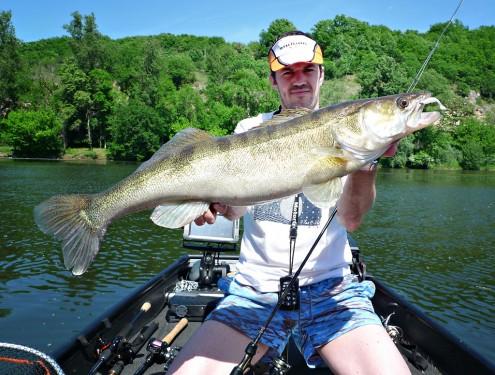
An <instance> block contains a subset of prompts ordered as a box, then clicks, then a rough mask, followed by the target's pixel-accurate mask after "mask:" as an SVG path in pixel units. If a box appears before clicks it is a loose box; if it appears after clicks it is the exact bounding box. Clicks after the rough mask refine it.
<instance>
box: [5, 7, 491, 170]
mask: <svg viewBox="0 0 495 375" xmlns="http://www.w3.org/2000/svg"><path fill="white" fill-rule="evenodd" d="M11 17H12V15H11V13H10V12H1V13H0V119H1V118H2V117H3V120H0V121H1V122H0V142H4V143H8V144H9V145H11V146H12V147H13V148H14V150H15V153H16V154H18V155H20V154H21V153H22V154H26V153H29V154H30V155H33V156H36V155H38V156H41V155H47V154H51V155H55V156H56V155H59V154H60V150H61V149H60V147H65V148H67V147H80V146H89V147H90V148H91V147H92V146H98V147H106V146H108V155H109V156H110V157H112V158H114V159H120V160H145V159H147V158H149V157H150V156H151V155H152V154H153V152H155V151H156V150H157V149H158V148H159V147H160V145H161V144H163V143H164V142H166V141H168V140H169V139H170V138H171V137H173V136H174V135H175V134H176V133H177V132H178V131H181V130H182V129H184V128H186V127H197V128H200V129H204V130H206V131H208V132H210V133H211V134H213V135H225V134H229V133H231V132H232V131H233V129H234V128H235V126H236V124H237V122H238V121H239V120H241V119H242V118H245V117H247V116H252V115H256V114H257V113H259V112H267V111H272V110H274V109H276V108H277V107H278V105H279V99H278V95H277V93H276V92H275V91H274V90H273V89H272V87H271V85H270V84H269V81H268V74H269V71H268V67H267V64H266V56H267V52H268V49H269V48H270V46H271V45H272V43H273V42H274V41H275V40H276V39H277V37H278V36H279V35H280V34H282V33H285V32H287V31H292V30H295V26H294V24H293V23H292V22H291V21H290V20H287V19H276V20H274V21H273V22H272V23H271V24H270V25H269V26H268V28H267V29H266V30H262V31H261V32H260V38H259V41H258V42H252V43H250V44H249V45H243V44H240V43H227V42H225V41H224V40H223V39H222V38H218V37H214V38H210V37H198V36H192V35H171V34H161V35H155V36H148V37H142V36H140V37H128V38H123V39H118V40H111V39H109V38H108V37H106V36H104V35H102V34H101V33H100V32H99V30H98V26H97V23H96V17H95V15H94V14H90V15H82V14H80V13H79V12H74V13H73V14H72V15H71V19H70V20H69V22H68V23H67V24H66V25H64V28H65V30H66V31H67V33H68V36H64V37H60V38H51V39H47V40H40V41H37V42H31V43H22V42H21V41H19V40H18V39H16V37H15V30H14V28H13V26H12V24H11ZM444 26H445V24H442V23H440V24H436V25H433V26H431V28H430V30H428V31H427V32H426V33H419V32H417V31H411V30H409V31H406V32H398V31H392V30H390V29H388V28H387V27H385V26H374V25H369V24H368V23H366V22H362V21H359V20H357V19H354V18H351V17H347V16H344V15H338V16H336V17H335V18H333V19H323V20H320V21H319V22H317V23H316V24H315V25H314V27H313V28H312V30H310V34H311V35H313V36H314V37H315V39H316V40H318V42H319V43H320V45H321V46H322V48H323V52H324V56H325V63H324V67H325V82H324V84H323V86H322V90H321V96H320V99H321V105H329V104H334V103H338V102H342V101H345V100H349V99H355V98H360V97H375V96H382V95H389V94H396V93H398V92H403V91H405V90H406V89H407V88H408V85H409V83H410V82H411V81H412V79H413V77H414V76H415V74H416V72H417V71H418V69H419V68H420V66H421V64H422V63H423V61H424V59H425V58H426V56H427V55H428V53H429V51H430V50H431V48H432V47H433V45H434V43H435V42H436V39H437V37H438V35H439V33H440V32H441V31H442V30H443V28H444ZM494 64H495V27H493V26H483V27H480V28H478V29H475V30H469V29H468V28H466V27H465V26H464V25H462V23H461V22H459V21H456V22H455V23H454V24H453V25H451V27H450V28H449V30H448V32H447V33H446V34H445V37H444V39H443V40H442V42H441V44H440V47H439V48H438V50H437V52H436V54H435V55H434V56H433V59H432V60H431V63H430V65H429V67H428V68H427V70H426V71H425V72H424V74H423V76H422V79H421V80H420V81H419V82H418V84H417V89H418V90H428V91H431V92H433V93H434V95H435V96H436V97H438V98H440V100H442V102H443V103H444V104H445V105H446V106H447V107H448V108H449V111H448V112H446V113H445V114H444V117H443V119H442V121H441V123H440V125H439V126H438V127H430V128H428V129H424V130H423V131H421V132H419V133H417V134H415V135H412V136H409V137H407V138H405V139H404V140H402V141H401V143H400V146H399V150H398V153H397V154H396V156H395V157H394V158H391V159H383V160H382V161H381V163H382V164H383V165H384V166H388V167H396V168H403V167H409V168H432V167H438V166H442V167H448V168H458V167H459V166H461V167H462V168H466V169H477V168H485V167H492V168H493V166H494V165H495V151H494V149H493V148H494V146H493V145H495V136H494V128H495V104H494V96H495V65H494ZM26 109H29V111H26ZM11 116H12V118H11ZM50 116H51V117H50ZM24 121H25V122H26V123H25V124H22V122H24ZM47 127H52V129H51V130H52V132H51V133H50V132H48V128H47ZM27 129H31V130H30V131H31V132H32V134H31V135H29V134H28V133H29V131H28V130H27ZM43 132H45V133H43ZM41 133H43V134H44V135H43V136H42V135H41ZM36 134H37V135H36ZM60 135H61V137H62V138H61V137H60ZM30 137H31V138H30ZM36 137H37V138H36ZM43 137H45V138H44V139H45V141H46V142H47V143H50V142H52V143H53V144H52V145H51V146H50V147H41V148H39V147H38V146H37V145H34V144H31V145H30V147H29V146H28V144H29V142H35V138H36V142H38V141H39V139H41V138H43ZM21 140H22V141H21ZM49 140H50V141H49ZM61 140H62V141H61ZM45 141H43V142H45ZM14 144H15V146H14ZM60 144H62V146H60ZM23 145H24V146H23ZM28 149H29V152H28V151H26V150H28ZM48 150H51V151H48Z"/></svg>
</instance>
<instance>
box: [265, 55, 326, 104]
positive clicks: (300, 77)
mask: <svg viewBox="0 0 495 375" xmlns="http://www.w3.org/2000/svg"><path fill="white" fill-rule="evenodd" d="M270 80H271V82H272V86H273V88H275V89H276V90H277V91H278V93H279V95H280V100H281V102H282V108H286V109H287V108H299V107H302V108H308V109H318V107H319V102H320V87H321V84H322V83H323V69H321V68H320V66H319V65H318V64H313V63H306V62H300V63H295V64H292V65H289V66H286V67H285V68H283V69H280V70H277V71H276V72H275V75H271V76H270Z"/></svg>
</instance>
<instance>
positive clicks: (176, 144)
mask: <svg viewBox="0 0 495 375" xmlns="http://www.w3.org/2000/svg"><path fill="white" fill-rule="evenodd" d="M433 102H435V103H438V104H440V103H439V102H438V100H437V99H435V98H432V97H431V95H430V94H428V93H421V94H401V95H394V96H387V97H382V98H373V99H362V100H356V101H352V102H346V103H341V104H338V105H335V106H330V107H326V108H322V109H320V110H317V111H314V112H309V111H307V110H302V109H296V110H287V111H285V112H283V113H282V114H281V115H278V116H275V117H274V119H272V120H271V121H269V122H268V123H266V124H265V123H264V124H263V125H264V126H261V127H257V128H254V129H252V130H250V131H248V132H245V133H241V134H234V135H230V136H225V137H212V136H210V135H209V134H207V133H206V132H203V131H201V130H198V129H192V128H191V129H186V130H184V131H182V132H180V133H178V134H177V135H176V136H175V137H174V138H172V139H171V140H170V141H169V142H168V143H166V144H165V145H163V146H162V147H161V148H160V150H158V151H157V152H156V153H155V154H154V155H153V156H152V157H151V159H150V160H148V161H146V162H145V163H143V164H142V165H141V166H140V167H139V168H138V169H137V170H136V171H135V172H134V173H133V174H131V175H130V176H128V177H127V178H125V179H124V180H122V181H120V182H118V183H117V184H116V185H114V186H112V187H110V188H109V189H108V190H106V191H104V192H101V193H98V194H94V195H66V196H55V197H52V198H50V199H48V200H47V201H45V202H43V203H41V204H40V205H38V206H37V207H36V208H35V220H36V223H37V224H38V226H39V227H40V229H41V230H42V231H43V232H45V233H48V234H52V235H54V236H55V237H56V238H58V239H60V240H61V241H62V243H63V245H62V247H63V252H64V262H65V266H66V267H67V268H68V269H72V273H73V274H76V275H79V274H82V273H84V272H85V271H86V270H87V268H88V266H89V264H90V263H91V262H92V260H93V259H94V257H95V256H96V254H97V252H98V250H99V246H100V241H101V240H102V238H103V236H104V234H105V231H106V228H107V227H108V225H109V224H110V223H111V222H112V221H113V220H115V219H116V218H118V217H121V216H124V215H126V214H129V213H131V212H136V211H141V210H144V209H149V208H155V210H154V211H153V214H152V216H151V218H152V220H153V221H154V222H155V223H156V224H158V225H161V226H164V227H168V228H178V227H181V226H184V225H186V224H188V223H190V222H191V221H193V220H194V219H195V218H196V217H198V216H200V215H202V214H203V213H204V212H205V211H206V210H207V209H208V207H209V205H210V203H211V202H222V203H225V204H228V205H232V206H245V205H252V204H255V203H259V202H265V201H270V200H273V199H278V198H282V197H286V196H289V195H291V194H294V193H298V192H301V191H302V192H304V194H305V195H306V197H307V198H308V199H309V200H310V201H311V202H313V203H314V204H315V205H317V206H318V207H328V206H331V205H333V204H334V203H335V201H336V200H337V199H338V197H339V196H340V193H341V191H342V186H341V180H340V178H338V177H341V176H344V175H346V174H348V173H351V172H353V171H356V170H357V169H359V168H361V167H362V166H363V165H365V164H367V163H368V162H370V161H371V160H374V159H376V158H377V157H379V156H380V155H382V154H383V153H384V152H385V151H386V149H387V148H388V147H389V146H390V144H391V143H393V142H395V141H396V140H398V139H400V138H402V137H404V136H405V135H407V134H409V133H412V132H413V131H415V130H418V129H421V128H422V127H425V126H427V125H429V124H430V123H432V122H434V121H435V120H437V119H438V118H439V117H440V115H439V113H438V112H423V108H424V106H425V105H426V104H429V103H433Z"/></svg>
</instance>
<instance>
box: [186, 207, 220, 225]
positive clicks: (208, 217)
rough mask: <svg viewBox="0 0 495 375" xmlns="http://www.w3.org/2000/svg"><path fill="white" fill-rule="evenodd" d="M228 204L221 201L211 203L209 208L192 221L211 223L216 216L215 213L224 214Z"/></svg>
mask: <svg viewBox="0 0 495 375" xmlns="http://www.w3.org/2000/svg"><path fill="white" fill-rule="evenodd" d="M228 209H229V206H227V205H226V204H222V203H212V204H210V208H209V209H208V211H206V212H205V213H204V214H203V215H201V216H200V217H198V218H197V219H196V220H194V222H195V223H196V225H204V224H205V223H208V224H213V223H214V222H215V220H216V218H217V213H220V214H222V215H225V213H226V212H227V211H228Z"/></svg>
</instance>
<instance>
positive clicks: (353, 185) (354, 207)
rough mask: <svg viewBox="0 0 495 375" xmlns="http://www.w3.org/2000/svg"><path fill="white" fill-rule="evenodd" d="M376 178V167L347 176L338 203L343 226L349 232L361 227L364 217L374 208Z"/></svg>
mask: <svg viewBox="0 0 495 375" xmlns="http://www.w3.org/2000/svg"><path fill="white" fill-rule="evenodd" d="M375 176H376V167H371V169H370V168H368V167H366V168H364V169H363V170H359V171H356V172H354V173H351V174H349V175H348V176H347V179H346V182H345V185H344V189H343V192H342V195H341V197H340V198H339V201H338V202H337V212H338V217H339V220H340V222H341V224H342V225H343V226H344V227H345V228H346V229H347V230H348V231H349V232H352V231H354V230H356V229H357V228H358V227H359V225H360V224H361V222H362V221H363V218H364V215H365V214H366V213H367V212H368V211H369V209H370V208H371V207H372V206H373V202H374V201H375V197H376V188H375Z"/></svg>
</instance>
